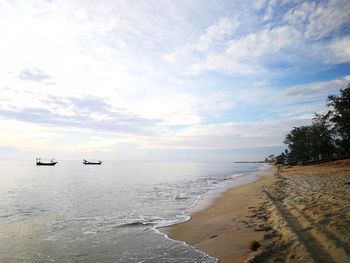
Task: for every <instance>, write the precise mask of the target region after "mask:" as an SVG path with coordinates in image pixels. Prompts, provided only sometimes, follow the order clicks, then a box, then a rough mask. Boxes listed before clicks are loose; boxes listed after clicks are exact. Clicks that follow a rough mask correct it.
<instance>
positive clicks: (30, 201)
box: [0, 161, 264, 263]
mask: <svg viewBox="0 0 350 263" xmlns="http://www.w3.org/2000/svg"><path fill="white" fill-rule="evenodd" d="M0 165H1V174H0V196H1V198H0V262H86V263H89V262H101V263H106V262H184V263H186V262H217V260H216V259H215V258H212V257H210V256H208V255H206V254H205V253H203V252H200V251H198V250H196V249H194V248H193V247H191V246H188V245H186V244H185V243H184V242H180V241H175V240H171V239H169V238H167V237H166V235H164V234H162V233H161V232H160V231H158V230H157V228H159V227H161V226H165V225H170V224H174V223H178V222H183V221H186V220H188V219H189V209H190V208H191V207H193V206H194V205H195V204H196V203H197V202H198V200H200V199H201V198H202V197H203V196H206V194H207V193H209V192H220V191H223V190H224V189H226V188H227V187H229V186H233V185H240V184H244V183H248V182H251V181H253V180H255V179H256V177H257V176H258V175H257V173H256V171H259V170H261V169H263V168H264V165H261V164H234V163H141V162H133V163H131V162H104V163H103V164H102V165H101V166H85V165H82V163H81V162H79V161H61V162H59V163H58V164H57V165H56V166H54V167H37V166H35V163H34V162H29V161H16V162H15V161H12V162H11V161H7V162H5V161H2V162H1V163H0Z"/></svg>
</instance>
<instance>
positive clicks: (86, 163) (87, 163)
mask: <svg viewBox="0 0 350 263" xmlns="http://www.w3.org/2000/svg"><path fill="white" fill-rule="evenodd" d="M83 164H85V165H101V164H102V162H100V163H90V162H84V163H83Z"/></svg>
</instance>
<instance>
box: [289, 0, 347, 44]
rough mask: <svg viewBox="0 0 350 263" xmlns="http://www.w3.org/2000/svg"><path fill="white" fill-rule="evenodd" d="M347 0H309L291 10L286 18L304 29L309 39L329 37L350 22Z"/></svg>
mask: <svg viewBox="0 0 350 263" xmlns="http://www.w3.org/2000/svg"><path fill="white" fill-rule="evenodd" d="M349 9H350V2H349V1H347V0H329V1H321V2H316V1H309V2H304V3H302V4H300V5H298V6H296V7H295V8H293V9H291V10H289V11H288V12H287V13H286V15H285V16H284V20H285V21H286V22H288V23H290V24H292V25H294V26H296V27H298V28H299V29H300V30H302V31H303V32H304V34H305V37H306V38H308V39H316V40H317V39H321V38H324V37H327V36H328V35H329V34H331V33H332V32H334V31H336V30H337V29H339V28H340V27H341V26H342V25H344V24H346V23H349V21H350V18H349V15H348V10H349Z"/></svg>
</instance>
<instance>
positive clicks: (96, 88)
mask: <svg viewBox="0 0 350 263" xmlns="http://www.w3.org/2000/svg"><path fill="white" fill-rule="evenodd" d="M349 10H350V1H348V0H329V1H327V0H322V1H299V0H290V1H288V0H255V1H253V0H252V1H234V0H227V1H224V0H222V1H211V0H201V1H199V0H193V1H190V0H177V1H173V0H164V1H152V0H149V1H136V0H135V1H132V0H104V1H100V0H98V1H97V0H96V1H93V0H88V1H86V0H81V1H78V0H76V1H68V0H67V1H58V0H57V1H55V0H52V1H49V0H47V1H44V0H41V1H35V0H31V1H15V0H11V1H10V0H9V1H6V0H5V1H1V2H0V39H1V41H0V58H1V59H0V80H1V81H0V157H1V158H7V159H10V158H16V159H30V158H35V157H37V156H43V157H56V158H57V159H82V158H89V157H90V158H99V159H106V160H130V161H132V160H146V161H148V160H151V161H155V160H162V161H168V160H174V161H181V160H191V161H208V160H214V161H218V160H221V161H232V160H242V159H247V160H256V159H262V158H264V157H265V156H266V155H268V154H269V153H274V154H277V153H280V151H281V150H283V149H284V146H283V143H282V141H283V138H284V136H285V134H286V133H287V132H288V131H289V130H290V129H291V128H292V127H293V126H296V125H302V124H305V123H308V122H309V121H310V119H311V118H312V115H313V113H314V112H322V111H324V110H325V109H326V107H325V103H326V97H327V95H328V94H331V93H332V94H337V93H338V92H339V89H340V88H345V87H346V86H347V83H348V82H350V16H349V13H348V11H349Z"/></svg>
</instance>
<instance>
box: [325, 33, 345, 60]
mask: <svg viewBox="0 0 350 263" xmlns="http://www.w3.org/2000/svg"><path fill="white" fill-rule="evenodd" d="M328 48H329V49H330V52H331V55H330V59H329V58H328V61H327V62H328V63H332V64H334V63H346V62H350V37H349V36H347V37H343V38H340V39H336V40H334V41H332V42H331V43H330V44H329V46H328Z"/></svg>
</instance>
